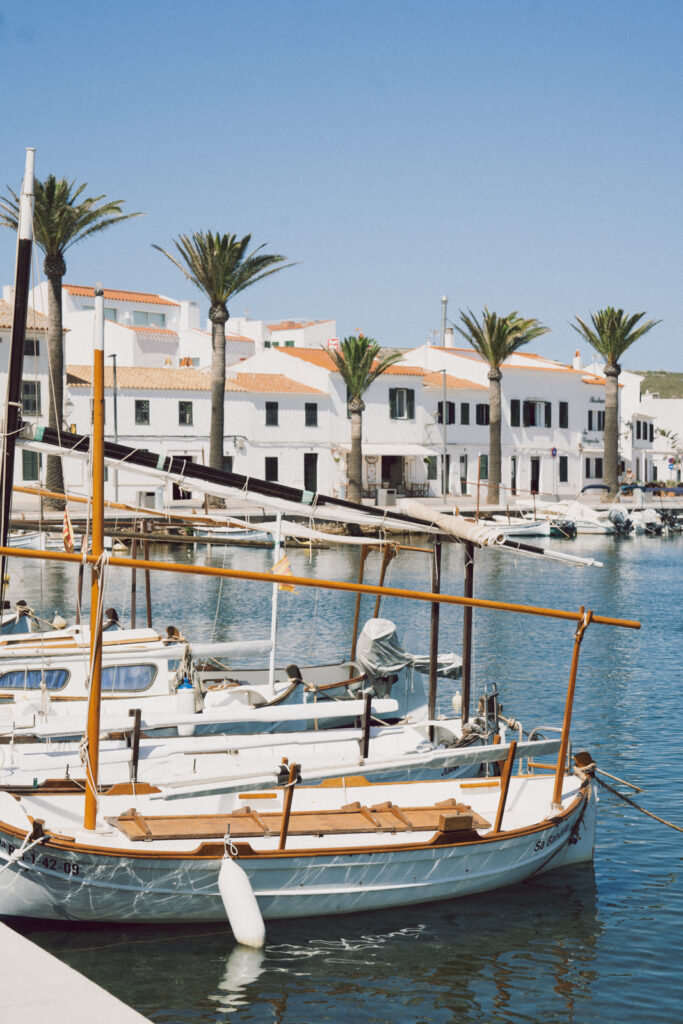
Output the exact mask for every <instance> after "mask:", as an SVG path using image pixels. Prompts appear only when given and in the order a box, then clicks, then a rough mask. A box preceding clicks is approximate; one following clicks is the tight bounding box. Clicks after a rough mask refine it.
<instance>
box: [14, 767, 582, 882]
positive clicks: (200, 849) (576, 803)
mask: <svg viewBox="0 0 683 1024" xmlns="http://www.w3.org/2000/svg"><path fill="white" fill-rule="evenodd" d="M589 794H590V777H589V776H586V777H585V778H584V780H583V781H582V783H581V787H580V789H579V791H578V793H577V794H576V796H575V797H574V799H573V800H572V802H571V803H570V804H569V805H568V806H567V807H565V808H563V809H562V810H561V811H558V812H557V814H554V815H553V816H552V817H548V818H545V819H544V820H543V821H539V822H536V823H534V824H533V825H525V826H523V827H522V828H517V829H511V830H510V831H508V832H497V833H491V834H490V835H486V836H480V835H479V834H478V833H476V832H475V833H474V836H475V838H473V833H471V832H467V833H458V832H453V833H447V834H445V833H439V832H437V833H436V834H435V835H434V836H433V837H432V838H431V839H430V840H428V841H426V842H417V841H413V842H409V841H408V842H405V843H397V844H395V845H392V846H390V847H389V846H372V845H368V846H336V847H307V848H306V849H297V848H290V849H284V850H275V849H274V850H254V849H253V847H252V846H250V844H249V843H246V842H243V841H241V840H237V841H236V842H235V846H236V847H237V856H238V858H240V859H242V858H244V859H250V858H254V859H268V860H272V859H275V858H281V857H313V856H320V857H334V856H340V855H349V854H354V855H359V854H362V855H365V856H367V855H369V854H386V853H406V852H410V851H415V850H425V849H431V848H434V847H439V848H441V847H455V846H457V847H463V846H481V845H483V844H488V843H504V842H506V841H507V840H509V839H517V838H521V837H523V836H530V835H534V834H536V833H539V832H547V831H548V830H549V829H551V828H554V827H555V826H556V825H558V824H560V823H561V822H562V821H564V820H566V819H568V818H570V817H572V816H573V815H574V813H575V812H576V810H577V809H578V808H579V807H580V805H581V804H583V803H587V801H588V798H589ZM29 819H30V820H32V819H31V816H30V815H29ZM0 828H1V829H2V831H3V832H5V833H6V834H7V835H12V836H15V837H16V838H17V839H18V840H20V841H23V840H24V839H25V838H26V835H27V833H26V831H25V830H22V829H19V828H16V827H15V826H13V825H8V824H5V823H4V822H2V821H0ZM47 836H48V839H47V840H46V842H44V843H41V844H40V847H39V848H40V849H41V850H51V851H59V852H60V853H70V854H72V855H73V854H75V853H82V854H92V855H94V856H97V857H107V858H111V857H113V858H116V859H119V860H120V859H130V860H141V859H143V860H144V859H149V857H150V845H151V844H150V843H141V844H140V845H141V846H143V847H145V849H142V850H136V849H126V850H122V849H109V848H107V847H104V846H95V845H92V844H89V843H80V842H76V840H75V839H74V837H73V836H66V835H61V834H58V833H51V832H49V831H48V832H47ZM451 836H453V837H458V836H460V838H451ZM37 849H38V847H36V850H37ZM558 849H561V846H560V847H558ZM224 852H225V849H224V845H223V843H222V842H215V841H212V842H203V843H200V844H199V845H198V846H197V847H195V848H194V849H193V850H178V851H173V850H155V851H154V859H155V860H157V861H173V860H175V861H187V860H201V861H211V860H220V859H221V858H222V857H223V855H224ZM81 884H83V879H81Z"/></svg>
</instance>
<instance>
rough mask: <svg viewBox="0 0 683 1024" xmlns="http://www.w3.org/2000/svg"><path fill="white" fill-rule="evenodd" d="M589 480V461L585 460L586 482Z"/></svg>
mask: <svg viewBox="0 0 683 1024" xmlns="http://www.w3.org/2000/svg"><path fill="white" fill-rule="evenodd" d="M590 478H591V460H590V459H586V480H590Z"/></svg>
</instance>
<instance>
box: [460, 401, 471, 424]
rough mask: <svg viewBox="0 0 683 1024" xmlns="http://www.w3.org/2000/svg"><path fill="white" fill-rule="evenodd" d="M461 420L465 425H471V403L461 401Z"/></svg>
mask: <svg viewBox="0 0 683 1024" xmlns="http://www.w3.org/2000/svg"><path fill="white" fill-rule="evenodd" d="M460 422H461V424H462V425H463V427H469V425H470V403H469V402H461V403H460Z"/></svg>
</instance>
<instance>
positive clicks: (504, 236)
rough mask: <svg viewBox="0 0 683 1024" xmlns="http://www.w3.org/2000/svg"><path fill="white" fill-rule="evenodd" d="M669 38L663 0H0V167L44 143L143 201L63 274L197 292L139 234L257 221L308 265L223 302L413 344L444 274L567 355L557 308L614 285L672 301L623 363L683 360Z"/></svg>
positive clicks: (474, 301) (110, 190) (671, 18)
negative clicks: (538, 325) (330, 321)
mask: <svg viewBox="0 0 683 1024" xmlns="http://www.w3.org/2000/svg"><path fill="white" fill-rule="evenodd" d="M29 17H30V21H29V20H28V18H29ZM681 52H683V3H679V2H675V0H648V2H646V3H643V2H642V0H640V2H631V0H622V2H616V0H590V2H582V0H578V2H577V0H573V2H554V0H519V2H514V0H508V2H498V0H474V2H473V0H451V2H441V0H419V2H418V0H394V2H391V3H389V2H386V0H364V2H357V0H345V2H342V0H336V2H333V0H301V2H294V0H292V2H278V0H248V2H247V3H245V2H244V0H239V2H235V0H201V2H200V0H195V2H191V0H184V2H179V0H165V2H162V0H144V2H140V0H136V2H129V0H119V2H116V0H110V2H108V3H106V4H105V3H98V2H97V0H90V2H88V3H85V2H81V0H69V2H68V3H67V4H57V3H55V2H54V0H34V3H32V4H28V5H27V4H26V3H25V2H19V0H16V2H15V0H11V2H8V0H4V2H3V0H0V67H1V68H2V80H3V90H2V92H3V100H4V102H3V104H2V137H3V144H2V149H1V150H0V187H2V190H3V194H4V192H5V186H6V185H10V186H12V187H13V188H15V189H18V186H19V183H20V180H21V175H22V172H23V166H24V149H25V147H26V146H35V147H36V150H37V154H36V172H37V174H38V176H39V177H45V176H46V175H47V174H49V173H54V174H56V175H58V176H65V177H68V178H70V179H77V180H78V181H79V182H82V181H86V182H88V185H89V188H88V194H94V195H98V194H100V193H104V194H106V196H107V197H109V198H112V199H114V198H116V199H118V198H121V199H125V201H126V209H127V210H129V211H138V210H139V211H143V212H144V213H145V217H144V218H142V217H141V218H138V219H137V220H135V221H132V222H130V223H128V224H125V225H123V226H121V227H119V228H115V229H113V230H112V231H110V232H108V233H105V234H103V235H102V236H101V237H99V238H98V239H94V240H92V241H88V242H85V243H83V244H82V245H80V246H76V247H75V248H74V249H72V250H71V251H70V253H68V254H67V265H68V270H67V276H66V280H67V281H70V282H72V283H78V284H91V283H93V282H94V281H96V280H101V281H103V282H104V284H105V286H108V287H119V288H131V289H140V290H144V291H160V292H163V293H165V294H170V295H173V296H176V297H179V298H182V297H186V298H196V297H197V294H196V293H195V292H194V291H193V289H192V288H191V286H190V285H189V284H186V282H185V281H184V279H183V278H182V276H181V275H180V273H179V271H178V270H177V269H175V268H174V267H173V266H172V265H171V264H170V263H169V262H168V261H167V260H165V258H164V257H163V256H162V255H160V254H159V253H157V252H156V251H155V250H153V249H152V247H151V245H152V243H153V242H156V243H158V244H160V245H162V246H164V247H167V248H168V247H170V244H171V240H172V239H173V237H174V236H177V235H178V234H179V233H181V232H191V231H193V230H199V229H203V230H206V229H211V230H216V231H221V232H230V233H235V234H238V235H240V236H242V235H244V234H248V233H250V234H251V235H252V240H253V243H254V244H260V243H266V249H267V250H268V251H271V252H276V253H282V254H284V255H286V256H287V257H289V258H290V259H292V260H294V261H298V266H296V267H294V268H292V269H288V270H285V271H283V272H282V273H281V274H277V275H275V276H274V277H273V278H272V279H271V280H269V281H265V282H263V283H260V284H257V285H256V286H255V287H254V289H253V290H251V291H248V292H246V293H245V294H244V295H241V296H238V297H237V298H236V299H235V302H234V303H233V305H232V306H231V307H230V311H231V313H233V314H234V315H241V314H243V313H244V312H245V311H246V310H248V311H249V315H250V316H252V317H254V318H257V319H261V318H264V319H276V318H278V319H279V318H288V317H299V316H307V317H311V318H321V319H322V318H328V317H330V318H336V319H337V323H338V331H339V333H340V334H341V335H342V336H343V335H346V334H350V333H351V332H353V331H354V330H355V329H357V328H360V329H362V330H363V331H364V333H365V334H368V335H371V336H373V337H375V338H377V340H378V341H379V342H380V343H382V344H385V345H399V346H413V345H418V344H421V343H422V342H424V341H427V340H429V339H430V337H431V336H432V335H431V332H432V331H435V330H438V327H439V322H440V309H441V306H440V298H441V295H442V293H444V292H445V293H446V294H447V295H448V297H449V316H450V317H451V318H452V319H453V320H457V318H458V309H466V308H470V309H472V310H474V311H475V312H479V311H481V309H482V307H483V306H484V305H488V307H489V308H490V309H494V310H496V311H497V312H499V313H505V312H509V311H510V310H512V309H516V310H518V311H519V312H520V313H521V314H522V315H524V316H528V317H537V318H539V319H540V320H542V321H543V322H544V323H546V324H547V325H548V326H550V327H551V328H552V333H551V334H550V335H547V336H545V337H544V338H542V339H539V341H538V342H536V343H535V346H534V347H535V349H536V350H537V351H540V352H543V353H544V354H547V355H549V356H551V357H553V358H557V359H562V360H565V361H569V360H570V359H571V357H572V355H573V352H574V349H575V348H576V346H577V342H579V338H578V335H576V334H575V333H574V331H572V329H571V328H570V326H569V322H570V321H571V320H572V318H573V315H574V314H575V313H576V314H578V315H580V316H581V317H583V318H586V317H587V316H588V314H589V313H590V311H593V310H596V309H598V308H600V307H603V306H606V305H615V306H621V307H623V308H624V309H626V310H627V311H628V312H640V311H641V310H644V311H645V312H646V313H647V316H648V317H650V318H655V319H661V320H662V323H661V324H660V325H658V326H657V327H656V328H655V329H654V330H653V331H652V332H651V334H650V335H648V336H647V338H645V339H643V341H642V342H640V343H639V344H637V345H636V346H634V348H633V350H632V352H631V354H629V355H627V356H626V358H625V359H624V364H623V365H624V366H625V367H630V368H652V369H672V370H679V371H683V345H682V344H681V340H680V335H681V327H680V324H681V321H682V319H683V317H682V313H683V310H682V308H681V306H682V304H683V289H682V288H681V283H682V281H683V255H682V251H681V243H682V238H683V231H682V230H681V227H682V225H681V220H682V213H681V197H680V189H681V181H682V180H683V176H682V174H681V170H682V168H681V163H682V140H681V123H682V118H681V97H682V89H681V86H682V77H683V64H682V62H681V56H680V55H681ZM14 252H15V246H14V240H13V239H12V237H11V234H10V233H9V232H3V233H2V234H1V235H0V281H2V282H4V283H10V282H11V281H12V280H13V276H14ZM202 311H203V315H204V314H205V313H206V312H208V306H207V304H206V303H203V304H202ZM583 354H584V356H585V357H586V358H588V356H589V354H590V353H589V351H588V350H587V349H586V348H585V347H584V349H583Z"/></svg>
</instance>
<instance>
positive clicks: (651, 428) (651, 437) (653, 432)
mask: <svg viewBox="0 0 683 1024" xmlns="http://www.w3.org/2000/svg"><path fill="white" fill-rule="evenodd" d="M654 439H655V425H654V423H651V424H650V440H651V441H654Z"/></svg>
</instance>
